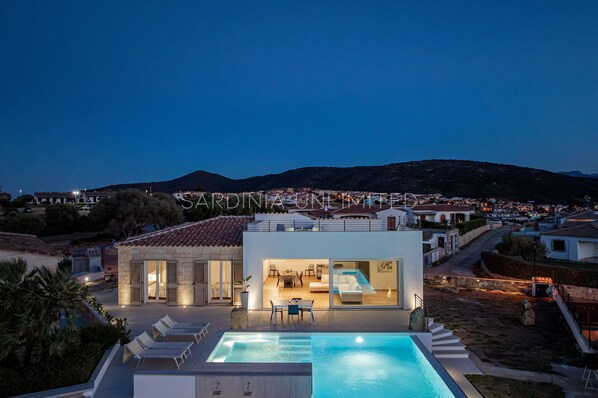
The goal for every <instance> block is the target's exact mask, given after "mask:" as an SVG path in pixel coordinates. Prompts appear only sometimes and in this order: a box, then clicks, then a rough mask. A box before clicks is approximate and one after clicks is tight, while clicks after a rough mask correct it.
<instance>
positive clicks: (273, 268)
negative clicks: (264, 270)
mask: <svg viewBox="0 0 598 398" xmlns="http://www.w3.org/2000/svg"><path fill="white" fill-rule="evenodd" d="M277 272H278V270H277V269H276V265H275V264H270V272H269V273H268V278H269V277H270V275H272V276H273V277H276V273H277Z"/></svg>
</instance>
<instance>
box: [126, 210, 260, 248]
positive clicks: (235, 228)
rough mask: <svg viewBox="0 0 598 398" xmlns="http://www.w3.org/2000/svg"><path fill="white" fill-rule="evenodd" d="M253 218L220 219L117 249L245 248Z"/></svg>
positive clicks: (149, 236)
mask: <svg viewBox="0 0 598 398" xmlns="http://www.w3.org/2000/svg"><path fill="white" fill-rule="evenodd" d="M252 221H254V217H253V216H219V217H215V218H210V219H207V220H203V221H197V222H191V223H185V224H182V225H178V226H176V227H172V228H167V229H163V230H160V231H155V232H150V233H148V234H144V235H140V236H136V237H134V238H130V239H128V240H126V241H124V242H122V243H119V244H118V245H117V246H242V245H243V231H244V230H245V229H246V226H247V224H249V223H250V222H252Z"/></svg>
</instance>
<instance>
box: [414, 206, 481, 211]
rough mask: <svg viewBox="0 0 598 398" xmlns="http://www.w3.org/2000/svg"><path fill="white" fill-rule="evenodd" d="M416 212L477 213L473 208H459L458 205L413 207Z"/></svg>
mask: <svg viewBox="0 0 598 398" xmlns="http://www.w3.org/2000/svg"><path fill="white" fill-rule="evenodd" d="M413 210H414V211H457V212H459V211H467V212H469V211H475V209H474V208H473V207H471V206H457V205H416V206H414V207H413Z"/></svg>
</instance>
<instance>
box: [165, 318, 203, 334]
mask: <svg viewBox="0 0 598 398" xmlns="http://www.w3.org/2000/svg"><path fill="white" fill-rule="evenodd" d="M160 321H161V322H162V323H163V324H164V325H166V327H167V328H168V329H202V337H206V336H207V335H208V327H209V326H210V322H177V321H175V320H174V319H172V318H171V316H170V315H165V316H164V317H163V318H161V319H160Z"/></svg>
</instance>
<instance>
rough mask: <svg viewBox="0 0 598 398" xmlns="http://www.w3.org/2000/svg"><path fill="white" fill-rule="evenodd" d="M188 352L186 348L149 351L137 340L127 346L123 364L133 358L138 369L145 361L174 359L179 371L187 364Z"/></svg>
mask: <svg viewBox="0 0 598 398" xmlns="http://www.w3.org/2000/svg"><path fill="white" fill-rule="evenodd" d="M186 353H187V350H186V349H184V348H179V349H174V348H169V349H156V350H149V349H147V348H143V347H142V346H141V344H140V343H139V342H138V341H137V340H132V341H131V342H129V344H125V351H124V355H123V363H124V362H127V361H128V360H129V359H130V358H131V357H134V358H135V359H137V367H139V365H141V362H142V361H143V360H144V359H172V360H174V363H175V364H176V367H177V369H179V368H180V367H181V364H182V363H183V362H185V358H186V356H185V355H186Z"/></svg>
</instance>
